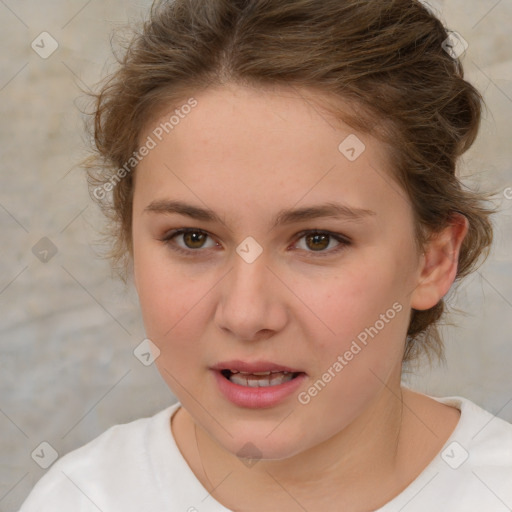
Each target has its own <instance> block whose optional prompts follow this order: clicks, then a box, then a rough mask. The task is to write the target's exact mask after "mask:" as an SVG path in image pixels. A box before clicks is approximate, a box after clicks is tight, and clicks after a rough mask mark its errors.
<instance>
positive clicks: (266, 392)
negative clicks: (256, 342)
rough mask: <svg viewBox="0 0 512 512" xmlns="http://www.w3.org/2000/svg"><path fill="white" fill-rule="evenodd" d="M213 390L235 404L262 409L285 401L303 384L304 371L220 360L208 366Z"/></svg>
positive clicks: (256, 362)
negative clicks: (212, 380)
mask: <svg viewBox="0 0 512 512" xmlns="http://www.w3.org/2000/svg"><path fill="white" fill-rule="evenodd" d="M210 369H211V370H213V373H214V375H215V382H216V384H217V389H218V390H219V392H220V393H221V395H223V396H224V398H226V399H227V400H229V401H230V402H231V403H233V404H235V405H236V406H238V407H243V408H249V409H262V408H269V407H275V406H277V405H279V404H280V403H282V402H283V401H285V400H287V399H288V398H289V397H291V396H292V395H293V393H294V392H296V391H297V389H298V388H299V387H300V386H301V385H303V384H304V382H305V381H306V378H307V374H306V372H304V371H302V370H300V369H298V368H291V367H289V366H283V365H280V364H276V363H272V362H270V361H261V360H260V361H255V362H250V363H249V362H245V361H241V360H239V359H237V360H232V361H224V362H222V363H218V364H216V365H215V366H213V367H211V368H210Z"/></svg>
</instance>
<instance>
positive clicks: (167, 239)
mask: <svg viewBox="0 0 512 512" xmlns="http://www.w3.org/2000/svg"><path fill="white" fill-rule="evenodd" d="M186 233H200V234H203V235H206V236H208V237H209V238H212V239H213V237H211V236H210V234H209V233H208V232H207V231H204V230H202V229H195V228H181V229H175V230H173V231H170V232H168V233H167V234H166V235H165V236H164V237H163V238H159V239H158V240H160V241H161V242H162V243H164V245H167V246H168V247H170V248H171V249H172V250H173V251H176V252H178V253H180V254H183V255H185V256H187V257H194V256H195V254H194V253H199V252H203V251H204V249H202V248H199V249H183V248H182V247H179V246H177V245H175V244H173V243H172V242H173V240H174V238H176V237H178V236H180V235H183V234H186ZM307 235H327V236H329V237H330V238H333V239H334V240H336V242H338V243H339V245H337V246H336V247H335V248H334V249H330V250H328V251H325V250H323V251H318V252H316V251H306V252H308V253H311V254H312V255H313V257H315V258H316V257H320V258H322V257H326V256H331V255H332V254H334V253H338V252H340V251H342V250H343V249H345V248H346V247H347V246H350V245H351V243H352V242H351V240H349V239H348V238H347V237H345V236H342V235H339V234H336V233H332V232H330V231H321V230H318V229H310V230H305V231H301V232H300V233H297V235H295V237H296V241H295V243H294V245H296V244H297V242H298V241H299V240H300V239H301V238H304V237H305V236H307ZM329 242H330V240H329ZM300 250H303V249H300Z"/></svg>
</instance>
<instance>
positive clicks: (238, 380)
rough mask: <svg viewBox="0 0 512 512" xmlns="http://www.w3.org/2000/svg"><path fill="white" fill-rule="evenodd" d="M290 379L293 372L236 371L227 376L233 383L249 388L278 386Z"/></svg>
mask: <svg viewBox="0 0 512 512" xmlns="http://www.w3.org/2000/svg"><path fill="white" fill-rule="evenodd" d="M292 379H293V373H290V372H256V373H246V372H237V373H235V374H231V376H230V377H229V380H230V381H231V382H233V383H234V384H239V385H240V386H246V387H250V388H265V387H269V386H278V385H279V384H284V383H285V382H288V381H289V380H292Z"/></svg>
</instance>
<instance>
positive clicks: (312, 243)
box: [296, 231, 350, 253]
mask: <svg viewBox="0 0 512 512" xmlns="http://www.w3.org/2000/svg"><path fill="white" fill-rule="evenodd" d="M301 240H303V243H302V244H301V243H296V246H297V247H298V248H299V249H301V250H305V251H307V252H317V253H318V252H322V253H326V252H327V253H330V252H336V251H337V250H339V249H340V248H343V246H345V245H348V244H349V243H350V242H349V240H347V239H346V238H344V237H342V236H340V235H334V234H332V233H329V232H325V231H308V232H306V233H301V236H300V238H299V241H301ZM333 242H335V243H334V244H333ZM300 245H302V247H300ZM333 245H334V248H333ZM327 249H329V250H327Z"/></svg>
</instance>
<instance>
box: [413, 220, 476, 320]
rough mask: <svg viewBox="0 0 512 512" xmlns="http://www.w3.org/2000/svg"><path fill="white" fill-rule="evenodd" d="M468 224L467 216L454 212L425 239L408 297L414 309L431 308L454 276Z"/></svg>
mask: <svg viewBox="0 0 512 512" xmlns="http://www.w3.org/2000/svg"><path fill="white" fill-rule="evenodd" d="M468 226H469V223H468V220H467V219H466V217H464V215H461V214H459V213H456V214H454V215H453V216H452V218H451V220H450V224H449V225H448V226H447V227H446V228H445V229H443V231H441V232H439V233H436V234H434V235H433V236H432V237H431V238H430V240H429V241H428V242H427V245H426V247H425V249H424V253H423V255H422V257H421V263H420V267H419V272H420V274H419V278H418V284H417V286H416V288H415V289H414V291H413V292H412V296H411V307H412V308H413V309H417V310H420V311H421V310H426V309H430V308H432V307H434V306H435V305H436V304H437V303H438V302H439V301H440V300H441V299H442V298H443V297H444V296H445V295H446V294H447V293H448V290H449V289H450V287H451V285H452V284H453V282H454V281H455V277H456V275H457V267H458V261H459V253H460V248H461V245H462V242H463V240H464V237H465V236H466V233H467V232H468Z"/></svg>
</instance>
